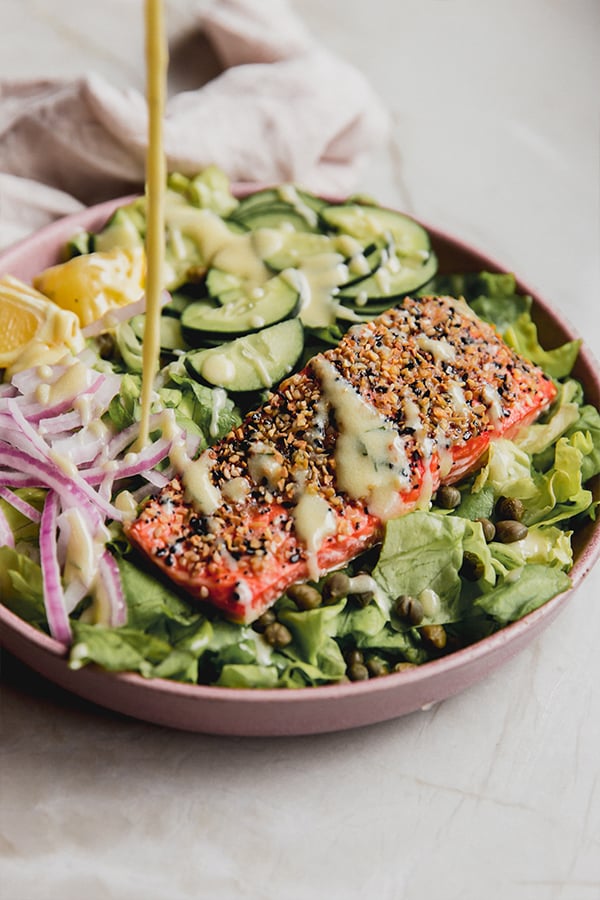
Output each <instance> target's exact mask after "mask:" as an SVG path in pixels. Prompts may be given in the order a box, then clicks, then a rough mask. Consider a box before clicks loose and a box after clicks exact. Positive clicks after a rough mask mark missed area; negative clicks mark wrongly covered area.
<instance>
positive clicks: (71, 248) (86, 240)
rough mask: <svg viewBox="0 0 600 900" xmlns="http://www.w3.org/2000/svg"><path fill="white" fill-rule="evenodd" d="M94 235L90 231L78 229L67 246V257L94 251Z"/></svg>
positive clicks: (70, 257)
mask: <svg viewBox="0 0 600 900" xmlns="http://www.w3.org/2000/svg"><path fill="white" fill-rule="evenodd" d="M93 242H94V235H93V234H90V233H89V231H78V232H77V234H74V235H73V237H72V238H71V240H70V241H68V242H67V245H66V247H65V257H66V259H72V258H73V257H74V256H85V254H86V253H91V252H92V247H93Z"/></svg>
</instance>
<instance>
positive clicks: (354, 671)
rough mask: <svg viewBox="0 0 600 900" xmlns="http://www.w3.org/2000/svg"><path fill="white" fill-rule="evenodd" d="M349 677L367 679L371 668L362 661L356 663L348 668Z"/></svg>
mask: <svg viewBox="0 0 600 900" xmlns="http://www.w3.org/2000/svg"><path fill="white" fill-rule="evenodd" d="M348 677H349V678H350V681H366V680H367V678H368V677H369V670H368V669H367V667H366V666H363V664H362V663H354V665H353V666H350V667H349V669H348Z"/></svg>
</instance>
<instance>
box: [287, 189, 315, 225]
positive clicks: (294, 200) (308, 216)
mask: <svg viewBox="0 0 600 900" xmlns="http://www.w3.org/2000/svg"><path fill="white" fill-rule="evenodd" d="M277 193H278V194H279V197H280V199H281V200H283V201H284V203H289V204H290V206H291V207H292V209H294V210H295V212H297V213H298V215H299V216H302V218H303V219H304V220H305V222H308V224H309V225H312V226H313V227H314V226H315V225H316V224H317V222H318V220H319V219H318V216H317V213H316V212H315V210H314V209H311V208H310V206H308V205H307V204H306V203H304V201H303V200H302V197H300V195H299V194H298V191H297V190H296V188H295V187H294V185H293V184H282V185H280V187H279V188H278V189H277Z"/></svg>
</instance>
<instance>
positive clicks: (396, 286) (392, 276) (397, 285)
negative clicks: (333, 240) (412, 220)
mask: <svg viewBox="0 0 600 900" xmlns="http://www.w3.org/2000/svg"><path fill="white" fill-rule="evenodd" d="M437 268H438V261H437V257H436V255H435V253H434V252H433V250H430V251H429V255H428V256H427V258H426V259H421V260H418V259H415V258H414V257H405V258H404V259H403V258H402V257H398V256H397V255H396V254H389V255H388V257H387V260H386V261H385V262H383V263H382V264H381V265H380V266H379V267H378V268H377V270H376V271H375V272H374V273H373V274H372V275H369V276H368V277H367V278H363V279H361V280H360V281H356V282H354V283H353V284H349V285H343V286H342V287H341V288H340V292H339V294H338V295H337V299H338V300H339V301H340V302H341V303H350V304H352V305H354V306H358V307H363V309H364V308H365V306H367V305H368V306H369V307H371V305H372V304H378V305H381V304H382V303H384V301H389V306H393V301H394V299H396V298H398V297H404V296H406V294H410V293H414V291H416V290H418V289H419V288H421V287H423V285H425V284H427V282H428V281H430V279H431V278H433V276H434V275H435V273H436V272H437Z"/></svg>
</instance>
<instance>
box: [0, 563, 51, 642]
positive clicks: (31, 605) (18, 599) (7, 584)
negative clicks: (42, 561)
mask: <svg viewBox="0 0 600 900" xmlns="http://www.w3.org/2000/svg"><path fill="white" fill-rule="evenodd" d="M0 602H1V603H3V604H4V606H6V607H7V608H8V609H10V610H11V611H12V612H14V613H15V615H17V616H19V618H21V619H23V620H24V621H25V622H29V623H30V624H31V625H35V626H36V627H37V628H41V629H43V630H44V631H46V632H47V631H48V623H47V620H46V609H45V607H44V586H43V581H42V570H41V569H40V567H39V565H38V564H37V563H36V562H34V561H33V560H32V559H30V558H29V557H28V556H26V555H25V554H23V553H19V552H18V551H17V550H14V549H13V548H12V547H0Z"/></svg>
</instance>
